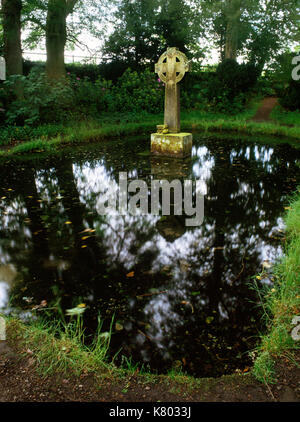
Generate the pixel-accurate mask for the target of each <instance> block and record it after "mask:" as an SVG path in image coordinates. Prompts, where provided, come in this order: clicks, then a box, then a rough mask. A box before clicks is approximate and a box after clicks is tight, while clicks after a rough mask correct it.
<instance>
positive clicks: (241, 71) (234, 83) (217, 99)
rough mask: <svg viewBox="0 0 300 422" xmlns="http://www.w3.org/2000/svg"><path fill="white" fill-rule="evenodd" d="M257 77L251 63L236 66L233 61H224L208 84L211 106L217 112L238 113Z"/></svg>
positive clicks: (255, 69)
mask: <svg viewBox="0 0 300 422" xmlns="http://www.w3.org/2000/svg"><path fill="white" fill-rule="evenodd" d="M258 75H259V71H258V69H257V68H256V67H255V66H254V65H253V64H251V63H247V64H245V63H242V64H238V63H237V62H236V61H235V60H231V59H226V60H224V61H223V62H222V63H220V64H219V66H218V67H217V70H216V73H215V75H214V77H213V78H211V79H210V81H209V83H208V87H207V98H208V100H209V102H210V104H211V106H212V107H213V108H215V109H216V110H217V111H225V112H226V111H227V112H234V111H240V110H241V109H242V108H243V106H244V104H245V102H246V100H247V93H248V92H249V91H251V89H252V88H253V87H254V86H255V84H256V82H257V78H258Z"/></svg>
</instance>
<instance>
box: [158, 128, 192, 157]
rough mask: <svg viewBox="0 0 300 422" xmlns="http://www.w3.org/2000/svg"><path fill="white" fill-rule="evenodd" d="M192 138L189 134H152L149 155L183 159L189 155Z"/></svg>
mask: <svg viewBox="0 0 300 422" xmlns="http://www.w3.org/2000/svg"><path fill="white" fill-rule="evenodd" d="M192 144H193V136H192V134H191V133H167V134H163V133H152V134H151V154H154V155H164V156H166V157H178V158H184V157H188V156H190V155H191V150H192Z"/></svg>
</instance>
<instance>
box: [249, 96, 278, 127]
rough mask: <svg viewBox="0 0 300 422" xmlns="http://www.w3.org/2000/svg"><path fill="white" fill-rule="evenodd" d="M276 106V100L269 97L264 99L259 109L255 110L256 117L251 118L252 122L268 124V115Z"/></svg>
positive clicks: (269, 119)
mask: <svg viewBox="0 0 300 422" xmlns="http://www.w3.org/2000/svg"><path fill="white" fill-rule="evenodd" d="M277 105H278V98H275V97H269V98H265V99H264V100H263V101H262V103H261V105H260V107H259V109H258V110H257V113H256V115H255V116H254V117H253V119H252V121H253V122H270V121H271V118H270V114H271V112H272V110H273V108H274V107H275V106H277Z"/></svg>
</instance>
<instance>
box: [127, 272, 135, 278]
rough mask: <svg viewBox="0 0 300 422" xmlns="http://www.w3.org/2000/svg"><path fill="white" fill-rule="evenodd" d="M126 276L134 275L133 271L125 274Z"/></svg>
mask: <svg viewBox="0 0 300 422" xmlns="http://www.w3.org/2000/svg"><path fill="white" fill-rule="evenodd" d="M126 277H134V271H131V272H130V273H128V274H126Z"/></svg>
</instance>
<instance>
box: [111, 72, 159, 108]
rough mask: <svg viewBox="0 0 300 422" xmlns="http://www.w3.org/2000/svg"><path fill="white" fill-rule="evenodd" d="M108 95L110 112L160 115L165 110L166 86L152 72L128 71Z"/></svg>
mask: <svg viewBox="0 0 300 422" xmlns="http://www.w3.org/2000/svg"><path fill="white" fill-rule="evenodd" d="M107 95H108V99H107V101H108V110H109V111H130V112H140V111H146V112H149V113H159V112H161V111H162V110H163V101H164V86H163V83H162V82H160V81H159V80H158V79H157V77H156V76H155V75H154V74H153V72H150V70H145V71H144V72H136V71H132V70H130V69H127V70H126V72H125V73H124V74H123V75H122V76H121V78H119V80H118V83H117V85H115V86H114V87H113V89H112V90H111V92H109V93H108V94H107Z"/></svg>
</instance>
